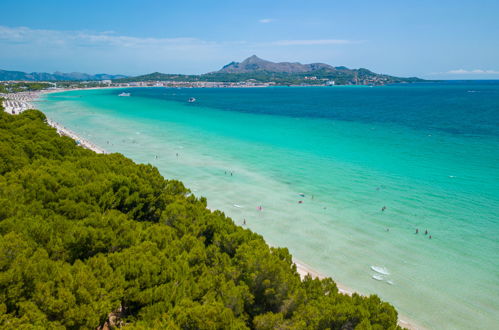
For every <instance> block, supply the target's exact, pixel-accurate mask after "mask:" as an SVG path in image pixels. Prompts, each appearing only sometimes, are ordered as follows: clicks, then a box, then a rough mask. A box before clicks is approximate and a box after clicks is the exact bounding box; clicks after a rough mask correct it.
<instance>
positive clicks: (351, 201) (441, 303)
mask: <svg viewBox="0 0 499 330" xmlns="http://www.w3.org/2000/svg"><path fill="white" fill-rule="evenodd" d="M121 91H122V90H112V89H109V90H91V91H73V92H66V93H59V94H49V95H47V96H45V97H44V99H42V100H41V101H40V102H38V106H39V108H40V109H42V110H43V111H44V112H45V113H46V114H47V115H48V117H49V118H51V119H54V120H56V121H58V122H60V123H61V124H63V125H64V126H66V127H68V128H70V129H71V130H73V131H75V132H77V133H78V134H81V135H82V137H84V138H87V139H89V140H91V141H93V142H94V143H96V144H98V145H99V146H101V147H103V148H104V149H106V150H108V151H110V152H121V153H123V154H125V155H126V156H128V157H130V158H132V159H134V160H135V161H138V162H144V163H151V164H153V165H155V166H157V167H158V168H159V169H160V171H161V173H162V174H163V175H164V176H165V177H166V178H176V179H179V180H181V181H183V182H184V183H185V184H186V186H187V187H189V188H190V189H191V190H192V191H193V192H194V193H195V194H196V195H202V196H206V197H207V198H208V204H209V207H210V208H216V209H221V210H223V211H224V212H225V213H226V214H228V215H229V216H231V217H232V218H233V219H234V221H235V222H236V223H239V224H242V223H243V219H245V220H246V223H247V226H248V227H249V228H251V229H252V230H254V231H256V232H258V233H260V234H262V235H263V236H264V238H265V239H266V240H267V241H268V242H269V243H270V244H272V245H279V246H286V247H288V248H289V249H290V251H291V253H292V254H293V255H294V256H295V257H296V258H297V259H299V260H302V261H304V262H305V263H306V264H308V265H310V266H312V267H313V268H314V269H316V270H318V271H319V272H321V273H323V274H326V275H329V276H331V277H333V278H334V279H335V280H337V281H338V282H340V283H342V284H344V285H346V286H348V287H350V288H352V289H354V290H356V291H359V292H361V293H364V294H369V293H376V294H378V295H379V296H381V297H382V298H383V299H385V300H387V301H389V302H391V303H392V304H394V305H395V306H396V307H397V308H398V310H399V311H400V313H401V314H403V315H406V316H408V317H409V318H412V319H414V320H415V321H416V323H418V324H421V325H423V326H426V327H429V328H439V329H441V328H449V329H451V328H452V329H456V328H461V329H469V328H476V327H477V325H480V326H479V327H480V328H493V327H495V326H496V325H497V323H498V322H499V316H498V313H497V311H498V310H499V259H498V258H497V252H498V251H499V243H498V239H497V237H498V234H499V218H498V214H499V187H498V186H499V148H498V147H499V83H497V82H474V83H465V82H460V83H440V84H436V83H434V84H418V85H397V86H385V87H373V88H369V87H332V88H264V89H256V88H253V89H168V88H136V89H128V90H126V91H129V92H131V93H132V96H131V97H118V96H117V95H118V94H119V93H120V92H121ZM470 91H473V92H470ZM189 97H196V99H197V102H195V103H188V102H187V99H188V98H189ZM302 195H304V196H302ZM300 202H301V203H300ZM260 206H261V207H262V210H259V207H260ZM384 206H385V207H386V209H385V210H384V211H382V208H383V207H384ZM416 228H418V229H419V233H418V234H415V231H416ZM425 230H428V231H429V234H428V235H425V233H424V232H425ZM429 235H431V236H432V238H431V239H429ZM373 276H375V277H373Z"/></svg>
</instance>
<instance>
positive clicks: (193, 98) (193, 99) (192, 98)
mask: <svg viewBox="0 0 499 330" xmlns="http://www.w3.org/2000/svg"><path fill="white" fill-rule="evenodd" d="M187 102H189V103H193V102H196V98H195V97H191V98H189V100H188V101H187Z"/></svg>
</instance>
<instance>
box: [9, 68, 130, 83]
mask: <svg viewBox="0 0 499 330" xmlns="http://www.w3.org/2000/svg"><path fill="white" fill-rule="evenodd" d="M126 77H127V76H124V75H112V74H106V73H99V74H94V75H92V74H87V73H80V72H71V73H63V72H54V73H47V72H31V73H26V72H22V71H6V70H0V81H6V80H27V81H68V80H71V81H79V80H108V79H109V80H112V79H120V78H126Z"/></svg>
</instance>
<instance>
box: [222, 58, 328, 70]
mask: <svg viewBox="0 0 499 330" xmlns="http://www.w3.org/2000/svg"><path fill="white" fill-rule="evenodd" d="M316 70H330V71H334V70H335V68H334V67H332V66H331V65H328V64H324V63H312V64H301V63H298V62H294V63H291V62H279V63H275V62H271V61H266V60H263V59H261V58H259V57H258V56H256V55H253V56H251V57H248V58H247V59H245V60H244V61H242V62H241V63H239V62H231V63H229V64H227V65H225V66H224V67H223V68H222V69H220V70H218V71H217V72H218V73H249V72H255V71H267V72H283V73H303V72H311V71H316Z"/></svg>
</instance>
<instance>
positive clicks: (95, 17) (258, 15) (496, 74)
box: [0, 0, 499, 79]
mask: <svg viewBox="0 0 499 330" xmlns="http://www.w3.org/2000/svg"><path fill="white" fill-rule="evenodd" d="M253 54H255V55H257V56H259V57H261V58H263V59H267V60H271V61H276V62H281V61H289V62H301V63H313V62H323V63H328V64H331V65H333V66H347V67H349V68H360V67H363V68H368V69H370V70H372V71H374V72H377V73H385V74H391V75H396V76H418V77H421V78H425V79H499V1H498V0H494V1H488V0H475V1H460V0H454V1H447V0H432V1H427V0H417V1H416V0H413V1H410V0H396V1H395V0H394V1H382V0H377V1H375V0H366V1H360V0H350V1H345V0H342V1H336V0H329V1H314V0H307V1H304V0H302V1H295V0H286V1H280V0H273V1H272V0H266V1H260V0H252V1H247V0H246V1H236V0H233V1H226V0H217V1H211V0H204V1H203V0H199V1H190V0H182V1H179V0H174V1H168V0H163V1H148V0H141V1H137V0H134V1H128V0H120V1H114V0H100V1H93V0H86V1H62V0H61V1H53V0H44V1H39V0H23V1H19V0H13V1H12V0H2V1H1V4H0V69H3V70H18V71H26V72H34V71H36V72H55V71H61V72H86V73H110V74H127V75H139V74H146V73H151V72H163V73H184V74H199V73H206V72H211V71H216V70H218V69H220V68H221V67H222V66H223V65H225V64H227V63H229V62H231V61H238V62H240V61H242V60H244V59H245V58H247V57H249V56H251V55H253Z"/></svg>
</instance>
